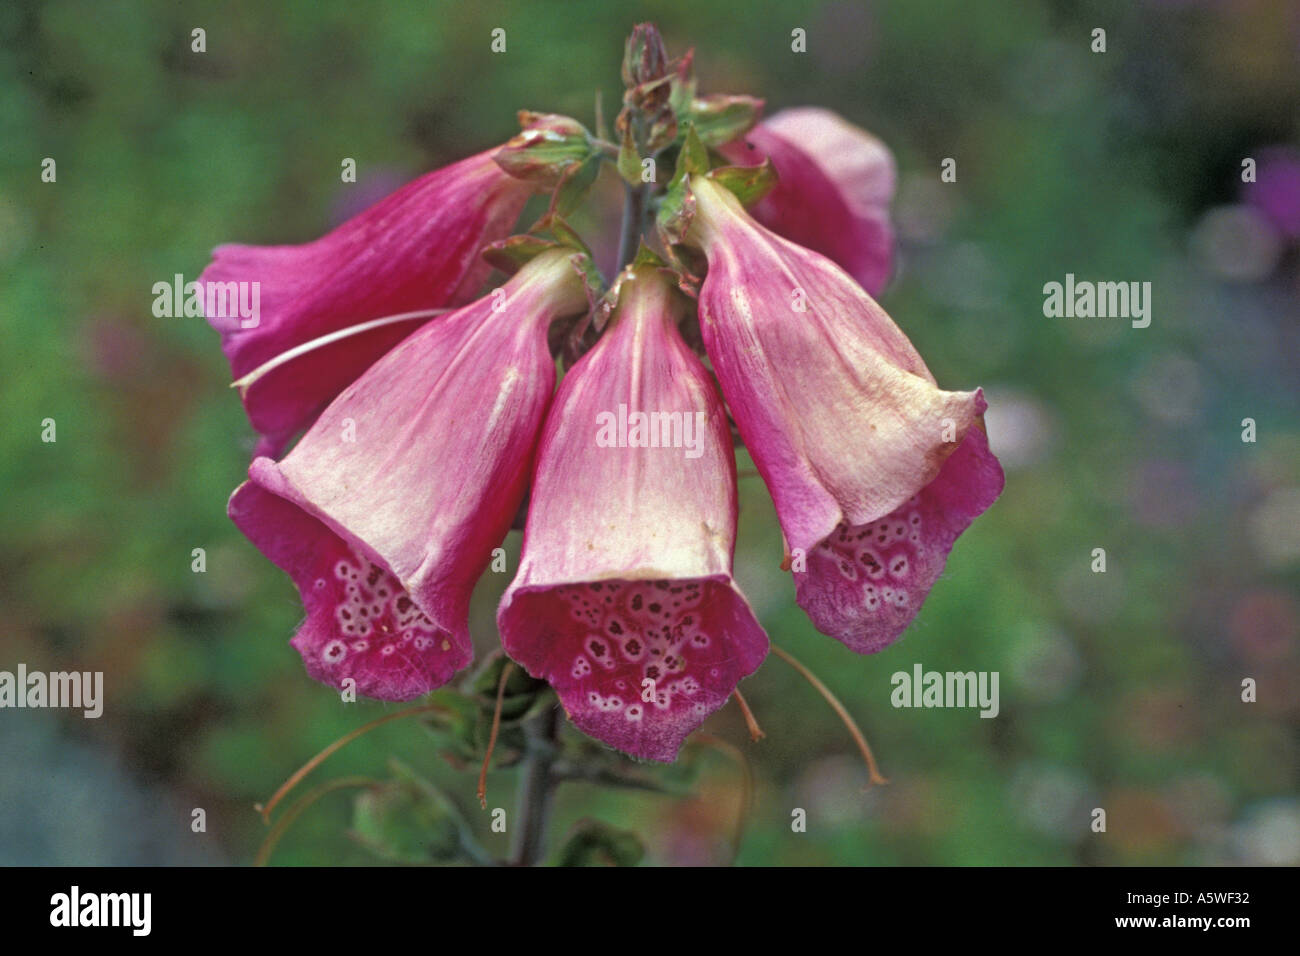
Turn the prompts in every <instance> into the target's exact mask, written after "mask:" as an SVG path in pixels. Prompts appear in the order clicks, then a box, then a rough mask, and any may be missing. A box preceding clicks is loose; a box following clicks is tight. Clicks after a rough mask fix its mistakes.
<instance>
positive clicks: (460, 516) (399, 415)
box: [229, 249, 587, 700]
mask: <svg viewBox="0 0 1300 956" xmlns="http://www.w3.org/2000/svg"><path fill="white" fill-rule="evenodd" d="M573 258H574V254H573V253H572V252H571V251H563V250H559V249H556V250H551V251H547V252H544V253H542V254H541V255H540V256H538V257H537V258H535V259H533V260H532V261H531V262H529V263H528V264H527V265H525V266H524V267H523V268H522V269H521V270H520V271H519V272H518V273H517V274H516V275H515V276H514V277H513V278H512V279H511V280H510V281H509V282H507V283H506V284H505V285H504V286H503V287H502V288H501V289H500V290H497V291H496V293H494V294H492V295H488V296H485V297H484V298H482V299H479V300H478V301H477V302H474V303H472V304H470V305H468V306H465V307H464V308H462V309H460V310H458V311H456V312H453V313H451V314H449V315H447V316H444V317H442V318H440V319H438V320H437V321H435V322H430V323H428V324H427V325H425V326H423V327H421V328H420V329H418V330H416V331H415V332H414V333H413V334H411V335H410V336H409V337H407V338H406V339H405V340H403V341H402V342H401V343H400V344H399V345H397V346H396V347H395V348H394V349H392V351H390V352H389V353H388V354H386V355H384V356H383V357H382V358H381V359H380V360H379V361H378V362H376V363H375V364H374V365H373V366H372V367H371V368H370V369H369V370H368V371H366V372H365V373H364V374H362V375H361V377H360V378H358V379H357V380H356V382H354V383H353V384H352V385H350V386H348V387H347V388H346V389H345V390H344V391H343V393H342V394H341V395H339V397H338V398H337V399H335V400H334V401H333V402H332V403H331V404H330V405H329V407H328V408H326V409H325V411H324V412H323V413H322V414H321V415H320V417H319V418H318V419H317V421H316V423H315V424H314V425H313V426H312V427H311V428H310V429H309V430H308V431H307V433H306V434H305V435H304V436H303V438H302V439H301V441H299V442H298V444H297V445H295V446H294V448H293V450H292V451H291V452H290V453H289V454H288V455H286V456H285V458H284V460H283V461H280V462H278V463H277V462H274V461H272V460H271V459H269V458H257V459H255V460H254V461H253V463H252V465H251V466H250V468H249V480H248V481H247V482H245V483H244V484H243V485H241V486H240V487H239V488H238V489H236V491H235V493H234V495H233V496H232V497H231V499H230V506H229V512H230V516H231V518H232V519H233V520H234V522H235V524H236V525H238V526H239V528H240V529H241V530H242V531H243V532H244V533H245V534H246V535H247V536H248V537H249V539H250V540H252V542H253V543H254V544H255V545H257V547H258V548H259V549H261V551H262V552H263V553H264V554H266V556H267V557H269V558H270V559H271V560H272V561H274V562H275V563H276V564H277V565H279V566H280V567H281V568H283V569H284V570H285V571H287V572H288V573H289V574H290V576H292V578H293V579H294V583H295V584H297V586H298V590H299V592H300V594H301V595H302V600H303V603H304V605H305V606H306V610H307V618H306V620H305V621H304V623H303V624H302V626H301V627H300V628H299V630H298V633H297V634H296V636H295V637H294V638H293V641H292V644H293V646H294V647H295V648H297V650H298V652H299V653H300V654H301V655H302V658H303V662H304V663H305V664H306V667H307V672H308V673H309V674H310V675H311V676H312V677H314V678H316V679H317V680H319V681H321V682H323V683H326V684H330V685H332V686H334V687H343V686H344V683H343V682H344V680H346V679H348V678H351V679H352V680H354V681H355V689H356V691H357V693H359V694H363V695H365V696H368V697H376V698H379V699H381V700H409V699H411V698H413V697H418V696H419V695H421V694H424V693H427V692H428V691H430V690H432V689H433V688H435V687H438V686H439V685H441V684H443V683H445V682H446V681H447V680H448V679H449V678H450V677H451V676H452V675H453V674H454V673H455V672H456V671H457V670H459V669H461V668H462V667H464V666H465V665H466V664H467V663H469V661H470V658H471V656H472V650H471V646H470V639H469V631H468V613H469V597H470V592H471V590H472V589H473V587H474V583H475V582H476V581H477V580H478V578H479V576H480V575H481V574H482V572H483V570H484V568H486V566H487V564H488V562H489V560H490V559H491V552H492V549H493V548H495V547H497V546H498V545H499V544H500V543H501V540H502V539H503V538H504V537H505V534H506V532H507V531H508V530H509V528H510V525H511V522H512V521H513V519H514V516H515V514H516V512H517V511H518V508H519V505H520V503H521V501H522V499H523V495H524V489H525V486H526V483H527V479H528V472H529V469H530V467H531V464H532V456H533V452H534V449H535V446H536V441H537V435H538V433H539V431H540V429H541V425H542V421H543V419H544V416H545V414H546V409H547V407H548V405H549V404H550V401H551V396H552V392H553V390H554V387H555V362H554V360H553V359H552V357H551V354H550V351H549V349H548V346H547V328H548V326H549V325H550V322H551V320H552V319H554V318H557V317H560V316H563V315H571V314H575V313H578V312H581V311H583V310H584V309H585V308H586V306H587V298H586V291H585V286H584V284H583V282H582V280H581V279H580V277H579V274H578V272H577V271H576V269H575V263H574V262H572V261H570V260H571V259H573Z"/></svg>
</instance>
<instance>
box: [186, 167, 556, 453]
mask: <svg viewBox="0 0 1300 956" xmlns="http://www.w3.org/2000/svg"><path fill="white" fill-rule="evenodd" d="M492 156H493V152H492V151H488V152H485V153H480V154H478V155H476V156H471V157H469V158H468V159H465V160H462V161H461V162H458V163H455V164H453V165H451V166H447V167H445V168H443V169H439V170H435V171H434V172H431V173H427V174H426V175H424V176H421V177H420V178H419V179H416V180H415V181H414V182H411V183H408V184H407V185H406V186H404V187H402V188H401V189H399V190H397V192H395V193H393V194H392V195H391V196H389V197H388V198H386V199H384V200H382V201H381V202H378V203H376V204H375V205H374V206H372V207H370V208H369V209H367V210H366V211H365V212H363V213H361V214H360V215H358V216H355V217H354V218H352V219H350V220H348V221H347V222H345V223H343V224H342V225H341V226H339V227H338V228H336V229H334V230H333V231H332V232H330V233H328V234H327V235H325V236H322V237H321V238H320V239H317V240H315V241H313V242H308V243H305V244H303V245H298V246H246V245H223V246H218V247H217V248H216V250H215V251H214V252H213V258H212V262H211V263H209V265H208V267H207V268H206V269H205V270H204V271H203V274H202V275H201V276H200V277H199V284H200V286H201V287H202V288H204V289H223V288H226V287H227V284H228V283H250V284H251V283H257V284H258V285H257V286H256V287H255V288H257V289H258V290H259V295H258V300H259V303H260V306H259V314H258V315H256V316H255V317H254V319H253V320H252V321H249V320H247V319H245V318H243V317H241V316H238V315H236V316H219V315H214V316H209V317H208V320H209V322H210V323H211V324H212V326H213V327H214V328H216V329H217V330H218V331H219V332H220V333H221V341H222V349H223V351H224V352H225V353H226V357H227V358H228V359H229V360H230V367H231V371H232V372H233V374H234V377H235V378H236V379H237V380H239V381H237V382H236V384H237V385H239V387H240V390H241V395H242V398H243V401H244V407H245V410H246V411H247V413H248V417H249V420H250V421H251V422H252V424H253V427H254V428H255V429H257V431H258V432H259V433H260V434H261V435H262V436H263V438H262V441H261V444H260V445H259V451H260V452H262V453H266V454H271V455H275V454H278V453H279V451H280V450H281V449H282V448H283V447H284V445H285V444H286V443H287V441H288V440H289V439H290V438H291V437H292V436H293V435H294V434H295V433H297V432H298V431H300V430H301V429H302V428H303V427H305V426H306V425H307V424H309V423H310V421H311V419H312V417H313V416H314V415H315V414H317V413H318V412H319V411H320V410H321V409H322V408H323V407H324V406H325V405H326V404H328V403H329V401H330V400H331V399H332V398H334V396H335V395H337V394H338V393H339V392H340V391H341V390H342V389H343V388H344V387H345V386H347V385H348V384H349V383H350V382H352V381H353V380H355V379H356V377H357V376H358V375H360V374H361V373H362V372H363V371H365V369H367V368H368V367H369V366H370V365H371V364H373V363H374V361H375V360H376V359H378V358H379V357H380V356H381V355H383V354H384V353H385V352H387V351H388V350H389V349H390V348H392V347H393V346H394V345H396V344H397V343H398V342H399V341H401V340H402V339H403V338H404V337H405V336H406V335H408V334H410V332H411V330H412V328H414V322H413V320H414V319H416V318H419V317H420V316H412V317H411V319H412V321H395V322H382V323H375V325H374V326H370V327H367V326H364V325H362V326H361V328H359V329H356V330H355V332H356V334H349V335H346V336H345V337H343V338H341V339H340V340H339V341H334V342H330V343H329V344H325V345H322V346H320V347H317V348H313V349H312V350H311V351H309V352H307V353H306V354H304V355H302V356H299V357H296V358H294V359H293V361H289V362H284V363H282V364H277V365H275V366H274V367H268V368H267V369H265V370H264V374H258V375H250V373H254V372H255V371H256V370H258V369H259V368H261V367H262V366H264V365H266V363H268V362H270V361H271V360H272V359H275V358H276V357H277V356H281V355H283V354H284V353H286V352H289V350H291V349H295V348H298V347H300V346H304V345H306V344H307V343H311V342H314V341H315V340H318V339H320V338H322V337H323V336H327V335H330V334H331V333H338V332H340V331H341V330H344V329H347V328H349V327H354V326H358V325H361V324H362V323H367V322H369V321H370V320H375V319H379V318H380V317H387V316H394V315H401V314H405V313H410V312H419V311H421V310H429V309H436V308H440V307H443V306H448V305H460V304H463V303H465V302H468V301H469V300H470V299H472V298H473V297H474V296H475V295H476V294H477V293H478V291H479V288H480V286H481V285H482V284H483V282H484V280H485V279H486V278H487V275H488V272H489V271H490V268H489V266H488V265H487V263H485V262H483V261H482V259H481V258H480V257H479V251H480V249H482V247H483V246H484V245H485V244H487V243H490V242H493V241H496V240H499V239H502V238H504V237H505V236H506V235H508V234H509V231H510V229H511V228H512V227H513V226H514V224H515V221H516V220H517V219H518V218H519V212H520V210H521V209H522V208H523V205H524V202H525V201H526V200H527V198H528V196H529V194H530V193H531V192H532V189H533V187H532V186H530V185H529V184H527V183H525V182H523V181H521V180H519V179H515V178H513V177H511V176H509V175H507V174H506V173H505V172H503V171H502V170H501V168H500V167H499V166H498V165H497V164H496V163H495V162H493V159H492ZM318 344H319V343H318ZM245 377H247V380H245Z"/></svg>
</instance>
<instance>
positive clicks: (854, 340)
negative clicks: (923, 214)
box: [688, 176, 1003, 652]
mask: <svg viewBox="0 0 1300 956" xmlns="http://www.w3.org/2000/svg"><path fill="white" fill-rule="evenodd" d="M690 186H691V189H692V191H693V193H694V196H695V214H694V220H693V222H692V224H691V227H690V233H689V235H688V241H689V242H691V243H694V244H696V245H698V246H699V247H700V248H702V249H703V251H704V253H705V255H706V257H707V259H708V274H707V275H706V277H705V279H704V283H703V286H702V287H701V289H700V297H699V308H700V327H701V332H702V334H703V339H704V344H705V347H706V349H707V351H708V354H709V358H710V359H711V361H712V364H713V368H714V371H715V372H716V374H717V376H718V380H719V383H720V384H721V386H722V393H723V395H724V397H725V398H726V400H727V405H728V407H729V408H730V410H731V414H732V416H733V418H734V419H735V422H736V425H737V427H738V428H739V430H740V434H741V436H742V438H743V439H744V441H745V445H746V447H747V448H748V449H749V453H750V455H751V456H752V457H753V459H754V463H755V465H756V466H757V468H758V471H759V473H760V474H761V475H762V477H763V479H764V480H765V481H766V483H767V486H768V489H769V490H770V491H771V494H772V498H773V500H774V502H775V504H776V510H777V516H778V518H779V519H780V522H781V527H782V530H783V531H784V533H785V538H786V542H787V546H788V548H789V549H790V551H791V555H792V568H793V570H794V571H795V579H796V588H797V596H798V601H799V604H800V606H801V607H803V608H804V610H805V611H807V612H808V614H809V616H810V617H811V619H812V621H813V623H814V624H815V625H816V626H817V628H818V629H819V630H821V631H823V632H824V633H827V634H830V635H831V636H833V637H835V638H837V639H839V640H841V641H843V642H844V643H845V644H846V645H847V646H849V647H851V648H853V649H854V650H856V651H860V652H867V651H876V650H880V649H881V648H883V647H885V646H886V645H887V644H889V643H891V642H892V641H893V640H895V639H896V638H897V637H898V636H899V635H900V634H901V632H902V631H903V629H904V628H905V627H906V626H907V624H908V623H909V622H910V621H911V620H912V618H913V617H914V616H915V615H916V613H917V611H918V610H919V608H920V606H921V602H922V601H923V600H924V598H925V596H926V594H927V593H928V592H929V590H930V587H931V586H932V585H933V583H934V581H935V580H936V579H937V577H938V575H939V573H940V572H941V571H942V569H943V566H944V563H945V560H946V558H947V554H948V552H949V550H950V549H951V547H952V544H953V541H954V540H955V539H956V537H957V535H959V534H960V533H961V532H962V531H963V530H964V529H965V528H966V527H967V526H968V525H969V523H970V521H971V520H972V519H973V518H974V517H975V516H976V515H978V514H980V513H981V512H983V511H984V510H985V509H986V508H988V506H989V505H990V504H992V502H993V501H994V499H996V498H997V496H998V494H1000V493H1001V490H1002V485H1003V476H1002V469H1001V467H1000V466H999V465H998V463H997V460H996V459H995V458H994V457H993V455H992V454H991V452H990V451H989V449H988V442H987V439H986V437H985V434H984V427H983V419H982V415H983V412H984V409H985V407H986V406H985V402H984V398H983V395H982V393H981V392H980V391H979V390H976V391H973V392H948V391H943V390H941V389H940V388H938V387H937V385H936V384H935V381H934V377H933V376H932V375H931V374H930V371H929V369H927V368H926V366H925V363H924V362H923V361H922V360H921V357H920V355H919V354H917V352H916V349H914V348H913V347H912V344H911V343H910V342H909V341H908V339H907V337H906V336H905V335H904V334H903V333H902V331H901V330H899V328H898V327H897V326H896V325H895V324H894V323H893V321H892V320H891V319H890V318H889V316H888V315H886V314H885V312H884V310H883V309H881V308H880V306H879V305H877V304H876V302H875V301H874V300H873V299H872V298H871V297H870V296H869V295H867V294H866V292H864V291H863V290H862V288H861V287H860V286H859V285H858V284H857V283H856V282H854V281H853V279H852V278H851V277H850V276H848V275H847V274H846V273H845V272H844V271H843V270H842V269H840V268H839V267H838V266H836V265H835V264H834V263H833V262H831V261H830V260H829V259H827V258H826V257H824V256H822V255H820V254H818V253H816V252H813V251H811V250H808V249H804V248H802V247H801V246H798V245H796V244H794V243H793V242H790V241H788V240H786V239H783V238H781V237H780V236H777V235H775V234H774V233H772V232H771V231H769V230H768V229H766V228H764V227H763V226H761V225H759V224H758V223H757V222H755V221H754V220H753V219H752V218H751V217H750V216H749V215H748V214H747V213H746V212H745V210H744V209H743V208H742V207H741V205H740V203H739V202H738V201H737V200H736V198H735V197H734V196H733V195H732V194H731V193H730V192H728V191H727V190H726V189H724V188H723V187H721V186H720V185H718V184H717V183H715V182H714V181H712V180H710V179H708V178H707V177H703V176H693V177H692V178H691V180H690ZM801 556H802V557H803V558H804V559H805V560H806V569H805V570H800V561H799V559H800V557H801Z"/></svg>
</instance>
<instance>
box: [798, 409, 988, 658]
mask: <svg viewBox="0 0 1300 956" xmlns="http://www.w3.org/2000/svg"><path fill="white" fill-rule="evenodd" d="M1004 483H1005V479H1004V477H1003V474H1002V466H1001V465H999V464H998V460H997V458H995V457H994V456H993V453H992V452H991V451H989V442H988V436H987V435H986V434H985V432H984V429H983V427H982V425H981V426H980V427H976V428H972V429H971V430H970V431H969V432H967V434H966V438H965V439H964V440H963V441H962V443H961V445H960V446H959V447H958V448H957V450H956V451H955V452H953V453H952V455H951V456H949V458H948V460H947V461H946V462H944V465H943V468H942V470H941V471H940V472H939V476H938V477H937V478H935V479H934V481H932V482H930V483H929V484H928V485H926V486H925V487H924V488H922V489H921V490H920V491H919V492H918V493H917V494H916V495H914V496H913V497H912V498H910V499H909V500H908V501H907V502H905V503H904V504H903V505H902V506H901V507H899V508H897V509H895V510H894V511H893V512H891V513H890V514H888V515H886V516H885V517H883V518H880V519H878V520H876V521H871V522H867V523H866V524H861V525H852V526H850V525H847V524H844V523H841V524H840V525H839V527H837V528H836V529H835V531H834V532H832V533H831V535H830V536H829V537H827V538H826V539H825V540H824V541H823V542H822V543H821V544H819V545H818V546H817V547H816V548H815V549H814V550H813V551H812V552H811V553H810V554H809V555H808V567H807V570H806V571H805V572H804V573H798V574H795V576H794V579H795V591H796V594H797V600H798V603H799V606H800V607H802V608H803V609H804V610H805V611H806V612H807V613H808V617H809V618H810V619H811V620H812V622H813V624H814V625H816V627H817V629H818V630H819V631H821V632H822V633H823V634H828V635H830V636H831V637H834V638H836V639H837V640H840V641H843V642H844V644H845V645H847V646H848V647H850V648H851V649H853V650H855V651H857V652H858V653H860V654H865V653H873V652H875V651H879V650H882V649H883V648H885V647H886V646H888V645H889V644H891V643H893V641H895V640H896V639H897V638H898V637H899V636H900V635H901V634H902V633H903V631H904V629H906V627H907V626H908V625H909V624H910V623H911V622H912V619H913V618H915V617H916V614H917V612H918V611H919V610H920V609H921V604H922V603H923V602H924V601H925V598H926V595H928V594H929V593H930V588H931V587H932V586H933V585H934V582H935V581H937V580H938V579H939V575H940V574H941V573H942V572H943V568H944V563H945V562H946V561H947V558H948V552H949V551H951V550H952V546H953V543H954V542H955V541H956V540H957V536H958V535H960V534H961V533H962V532H963V531H965V530H966V528H967V527H969V526H970V523H971V522H972V521H974V520H975V519H976V518H977V517H978V516H979V515H981V514H982V513H983V512H984V511H985V510H986V509H987V508H988V507H989V506H990V505H991V504H993V502H994V501H995V500H996V499H997V497H998V495H1000V494H1001V493H1002V487H1003V484H1004Z"/></svg>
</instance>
